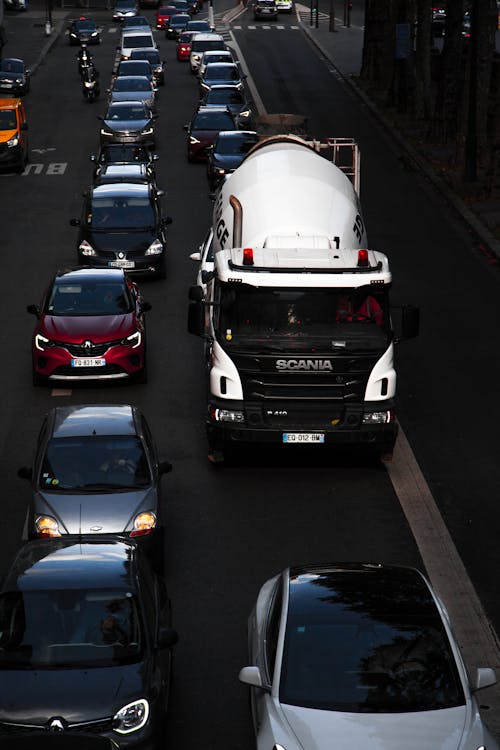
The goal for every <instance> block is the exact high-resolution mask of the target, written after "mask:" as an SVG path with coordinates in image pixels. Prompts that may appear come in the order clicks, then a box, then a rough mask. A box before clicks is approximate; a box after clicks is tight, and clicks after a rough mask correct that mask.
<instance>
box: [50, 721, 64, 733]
mask: <svg viewBox="0 0 500 750" xmlns="http://www.w3.org/2000/svg"><path fill="white" fill-rule="evenodd" d="M64 729H65V726H64V723H63V720H62V719H52V720H51V721H50V723H49V732H64Z"/></svg>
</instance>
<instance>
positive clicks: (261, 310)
mask: <svg viewBox="0 0 500 750" xmlns="http://www.w3.org/2000/svg"><path fill="white" fill-rule="evenodd" d="M349 292H350V293H349ZM387 305H388V300H387V296H386V295H385V293H384V292H383V291H377V292H375V290H372V289H370V288H369V287H361V288H359V289H356V290H338V289H309V288H307V289H272V288H265V287H261V288H255V287H250V286H247V285H246V284H237V285H236V284H225V285H223V287H222V291H221V305H220V313H219V315H220V317H219V321H220V322H219V324H218V337H219V340H220V342H221V343H222V344H223V345H224V346H226V347H227V346H228V345H230V346H233V347H238V346H241V345H245V343H247V344H248V345H250V344H251V345H252V346H253V347H254V346H256V345H257V346H262V347H267V346H270V347H273V346H274V347H277V348H278V349H283V350H285V349H287V350H293V349H301V348H304V347H306V348H310V347H311V345H312V344H313V343H314V342H315V341H316V342H317V345H318V346H323V347H327V348H328V349H332V348H337V347H336V346H335V344H336V343H337V345H338V348H339V349H340V348H342V349H345V350H347V351H353V350H370V349H373V350H377V351H378V350H381V349H382V350H384V349H385V348H386V347H387V344H388V341H389V331H388V330H387V326H386V321H387V317H388V316H387V309H388V307H387ZM228 331H229V332H230V333H229V334H228Z"/></svg>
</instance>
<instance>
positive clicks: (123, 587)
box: [0, 538, 178, 750]
mask: <svg viewBox="0 0 500 750" xmlns="http://www.w3.org/2000/svg"><path fill="white" fill-rule="evenodd" d="M177 639H178V637H177V633H176V631H175V630H173V629H172V627H171V605H170V600H169V597H168V593H167V589H166V586H165V582H164V580H163V579H162V578H160V577H159V576H157V575H156V574H155V573H154V571H153V570H152V568H151V566H150V565H149V563H148V560H147V558H146V557H145V556H144V555H143V553H142V551H141V550H140V548H138V546H137V545H136V544H135V543H134V541H133V540H114V539H107V540H100V541H94V540H93V539H90V540H89V539H85V538H82V539H80V540H78V542H77V543H75V541H74V540H71V541H70V540H62V539H58V540H45V539H43V540H36V541H32V542H29V543H28V544H26V545H24V547H22V548H21V550H20V551H19V552H18V553H17V556H16V558H15V559H14V562H13V564H12V566H11V568H10V571H9V573H8V574H7V577H6V579H5V582H4V584H3V586H2V590H1V593H0V674H1V677H2V679H1V681H0V736H1V735H2V734H6V733H14V734H16V733H17V734H18V735H19V734H24V735H25V736H26V737H29V736H31V734H32V733H34V732H36V731H45V732H46V733H47V735H49V734H50V732H51V731H52V732H54V733H56V732H60V733H61V735H62V736H64V734H65V730H66V731H68V732H72V731H75V732H78V733H83V734H93V735H96V736H101V737H104V738H107V739H108V740H113V741H114V743H115V744H114V746H115V747H123V748H125V747H126V748H143V749H146V748H148V749H149V750H151V748H153V747H156V746H157V743H158V742H159V741H160V738H161V736H162V734H163V731H164V723H165V717H166V711H167V705H168V698H169V687H170V672H171V664H172V654H171V647H172V646H173V645H174V644H175V643H176V642H177ZM47 730H49V731H47ZM13 747H17V746H16V745H15V744H13ZM21 747H22V746H21ZM41 747H43V748H45V747H46V745H41ZM59 747H60V746H59ZM74 747H75V748H80V747H81V744H75V746H74ZM90 747H94V745H92V744H91V745H89V748H90Z"/></svg>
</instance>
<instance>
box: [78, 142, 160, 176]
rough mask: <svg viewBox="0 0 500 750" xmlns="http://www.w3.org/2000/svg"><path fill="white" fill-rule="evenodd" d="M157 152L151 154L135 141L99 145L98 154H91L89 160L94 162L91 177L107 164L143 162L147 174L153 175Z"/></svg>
mask: <svg viewBox="0 0 500 750" xmlns="http://www.w3.org/2000/svg"><path fill="white" fill-rule="evenodd" d="M157 160H158V154H152V153H151V151H150V150H149V149H148V148H146V147H145V146H141V145H139V144H136V143H109V144H107V145H104V146H101V148H100V150H99V153H98V154H91V156H90V161H92V162H94V164H95V167H94V173H93V179H94V180H95V179H96V178H97V177H99V175H100V174H101V173H102V169H103V167H104V166H105V165H107V164H143V165H144V166H145V167H146V169H147V173H148V175H150V176H151V178H154V177H155V165H154V162H155V161H157Z"/></svg>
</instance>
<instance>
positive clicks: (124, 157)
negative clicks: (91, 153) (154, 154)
mask: <svg viewBox="0 0 500 750" xmlns="http://www.w3.org/2000/svg"><path fill="white" fill-rule="evenodd" d="M148 158H149V157H148V154H147V151H146V149H145V148H143V147H142V146H134V145H129V144H124V145H119V144H117V145H116V146H108V147H107V148H106V147H104V148H103V149H102V151H101V153H100V155H99V163H100V164H105V163H106V162H125V163H126V162H129V161H140V162H144V161H148Z"/></svg>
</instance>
